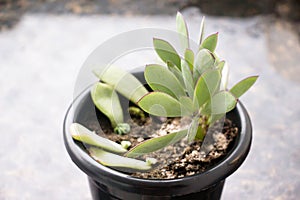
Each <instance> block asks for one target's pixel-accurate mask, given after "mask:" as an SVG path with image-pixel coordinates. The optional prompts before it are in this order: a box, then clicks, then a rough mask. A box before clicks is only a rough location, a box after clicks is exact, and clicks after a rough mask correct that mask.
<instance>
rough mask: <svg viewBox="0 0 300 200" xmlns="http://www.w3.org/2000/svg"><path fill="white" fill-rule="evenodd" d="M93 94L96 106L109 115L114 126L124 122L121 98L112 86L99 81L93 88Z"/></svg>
mask: <svg viewBox="0 0 300 200" xmlns="http://www.w3.org/2000/svg"><path fill="white" fill-rule="evenodd" d="M91 96H92V100H93V102H94V104H95V106H96V107H97V108H98V109H99V110H100V111H101V112H102V113H103V114H104V115H106V116H107V117H108V119H109V120H110V122H111V125H112V127H113V128H114V127H116V126H117V124H119V123H123V111H122V107H121V104H120V100H119V97H118V95H117V93H116V92H115V91H114V88H113V87H112V86H110V85H107V84H105V83H101V82H97V83H95V85H94V86H93V88H92V90H91Z"/></svg>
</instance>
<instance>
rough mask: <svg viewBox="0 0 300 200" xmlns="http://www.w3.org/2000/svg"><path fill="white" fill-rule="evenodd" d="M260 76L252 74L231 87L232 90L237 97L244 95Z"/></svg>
mask: <svg viewBox="0 0 300 200" xmlns="http://www.w3.org/2000/svg"><path fill="white" fill-rule="evenodd" d="M257 78H258V76H250V77H248V78H245V79H244V80H241V81H240V82H238V83H237V84H235V85H234V86H233V87H232V88H231V89H230V92H231V93H232V94H233V95H234V96H235V97H236V98H239V97H240V96H242V95H243V94H244V93H245V92H247V90H249V88H250V87H251V86H252V85H253V84H254V83H255V82H256V80H257Z"/></svg>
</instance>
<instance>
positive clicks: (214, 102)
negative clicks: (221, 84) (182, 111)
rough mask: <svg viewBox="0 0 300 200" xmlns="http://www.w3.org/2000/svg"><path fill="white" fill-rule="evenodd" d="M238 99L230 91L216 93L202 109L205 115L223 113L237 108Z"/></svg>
mask: <svg viewBox="0 0 300 200" xmlns="http://www.w3.org/2000/svg"><path fill="white" fill-rule="evenodd" d="M236 103H237V99H236V98H235V97H234V96H233V95H232V94H231V93H230V92H228V91H221V92H219V93H216V94H215V95H214V96H213V97H212V99H211V101H209V102H208V103H207V104H206V105H205V107H204V108H203V109H202V110H201V113H202V114H205V115H221V114H225V113H227V112H229V111H231V110H232V109H234V108H235V106H236Z"/></svg>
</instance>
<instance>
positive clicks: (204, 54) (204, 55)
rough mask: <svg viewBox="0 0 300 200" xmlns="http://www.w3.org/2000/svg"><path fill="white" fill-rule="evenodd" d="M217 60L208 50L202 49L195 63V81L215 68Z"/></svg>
mask: <svg viewBox="0 0 300 200" xmlns="http://www.w3.org/2000/svg"><path fill="white" fill-rule="evenodd" d="M214 63H215V59H214V57H213V56H212V54H211V52H210V51H209V50H207V49H202V50H200V51H199V52H198V54H197V55H196V57H195V61H194V69H193V70H194V71H193V76H194V80H198V78H199V77H200V76H201V74H203V73H204V72H205V71H206V70H208V69H213V68H214V66H215V65H214Z"/></svg>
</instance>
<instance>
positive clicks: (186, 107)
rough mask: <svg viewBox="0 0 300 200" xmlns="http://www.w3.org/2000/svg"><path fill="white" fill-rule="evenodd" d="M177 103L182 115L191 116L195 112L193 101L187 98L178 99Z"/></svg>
mask: <svg viewBox="0 0 300 200" xmlns="http://www.w3.org/2000/svg"><path fill="white" fill-rule="evenodd" d="M179 102H180V104H181V110H182V115H184V116H187V115H192V114H193V112H195V109H194V104H193V100H192V99H191V98H189V97H180V98H179Z"/></svg>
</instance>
